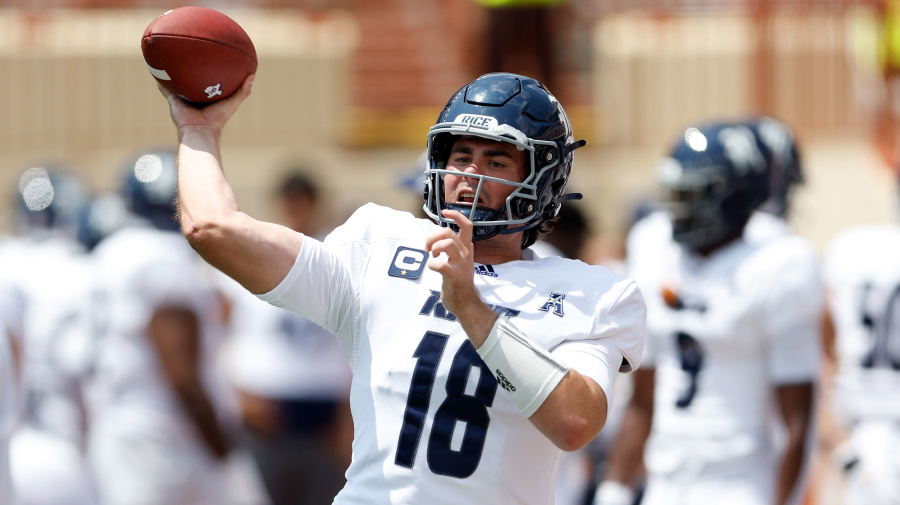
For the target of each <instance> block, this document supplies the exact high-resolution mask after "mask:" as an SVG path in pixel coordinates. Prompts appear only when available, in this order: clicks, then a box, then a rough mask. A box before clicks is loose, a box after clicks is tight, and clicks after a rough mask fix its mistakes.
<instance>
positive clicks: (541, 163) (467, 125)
mask: <svg viewBox="0 0 900 505" xmlns="http://www.w3.org/2000/svg"><path fill="white" fill-rule="evenodd" d="M459 136H472V137H480V138H484V139H488V140H495V141H499V142H509V143H511V144H513V145H515V146H516V148H518V149H519V150H520V151H527V159H528V164H527V166H526V171H525V178H524V180H523V181H522V182H515V181H501V182H504V183H506V184H510V185H512V186H514V187H515V189H514V190H513V192H512V194H510V196H509V197H508V198H507V199H506V202H505V204H504V205H502V206H501V207H500V208H499V209H490V208H485V207H477V206H475V205H474V204H473V205H459V204H448V203H447V202H445V201H444V197H445V195H444V175H445V174H447V173H455V174H458V175H466V176H467V177H472V178H474V179H477V182H478V184H477V187H476V190H475V191H476V198H475V201H477V194H478V193H479V192H480V191H481V184H482V181H483V180H484V179H485V178H486V176H482V175H479V174H460V173H459V172H455V171H451V170H447V169H446V166H447V160H448V158H449V156H450V150H451V149H452V147H453V144H454V142H455V141H456V138H458V137H459ZM584 144H585V142H584V141H583V140H580V141H575V140H574V137H573V134H572V125H571V124H570V123H569V118H568V117H567V116H566V113H565V111H563V108H562V106H561V105H560V103H559V101H558V100H557V99H556V97H554V96H553V95H552V94H550V92H549V91H548V90H547V88H546V87H545V86H544V85H543V84H541V83H540V82H538V81H536V80H534V79H532V78H530V77H526V76H522V75H517V74H509V73H494V74H485V75H482V76H481V77H479V78H477V79H475V80H474V81H472V82H470V83H469V84H466V85H465V86H463V87H462V88H461V89H460V90H459V91H457V92H456V94H454V95H453V97H452V98H450V100H449V101H448V102H447V105H446V106H445V107H444V109H443V110H442V111H441V113H440V115H439V116H438V119H437V122H436V124H435V125H434V126H432V127H431V129H430V130H429V132H428V154H427V156H428V160H427V161H428V165H427V167H426V169H425V195H424V196H425V205H424V206H423V209H424V210H425V213H426V214H427V215H428V216H429V217H430V218H431V219H433V220H434V221H436V222H437V223H439V224H440V225H441V226H449V227H451V228H453V229H456V228H457V227H456V225H455V223H454V222H453V221H452V220H450V219H448V218H446V217H444V216H443V215H442V214H441V211H442V210H443V209H454V210H458V211H460V212H461V213H463V214H464V215H466V216H468V217H469V219H470V220H471V221H472V223H473V225H474V229H473V237H472V239H473V240H485V239H488V238H491V237H494V236H496V235H498V234H509V233H516V232H519V231H525V230H528V229H531V228H534V227H536V226H540V225H541V224H542V223H544V222H546V221H549V220H551V219H553V218H554V217H555V216H556V215H557V213H558V212H559V209H560V205H561V203H562V202H563V201H565V200H568V199H573V198H581V195H565V194H564V191H565V189H566V183H567V182H568V179H569V174H570V172H571V170H572V159H573V155H572V152H573V151H574V150H575V149H577V148H579V147H581V146H583V145H584ZM491 180H499V179H491Z"/></svg>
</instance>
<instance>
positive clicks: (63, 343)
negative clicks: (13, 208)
mask: <svg viewBox="0 0 900 505" xmlns="http://www.w3.org/2000/svg"><path fill="white" fill-rule="evenodd" d="M18 190H19V191H18V198H17V199H16V201H17V212H16V217H17V221H18V226H19V236H18V237H17V239H16V240H14V241H12V242H11V243H10V244H8V245H7V247H4V251H3V252H2V253H0V254H2V255H3V259H2V261H3V262H4V263H5V264H7V265H14V268H13V269H12V270H11V272H9V274H10V275H12V276H14V277H17V278H18V282H19V285H20V286H21V287H22V290H23V293H24V295H25V302H24V306H23V307H22V313H21V318H22V320H21V324H22V330H21V331H22V333H21V353H20V358H21V402H22V403H21V409H22V415H21V419H20V423H19V425H18V426H17V428H16V431H15V433H14V434H13V435H12V437H11V439H10V468H11V475H12V482H13V487H14V489H15V492H16V496H17V500H18V503H20V504H21V505H54V504H66V503H73V502H77V503H84V504H86V505H90V504H93V503H97V498H96V494H95V491H94V485H93V480H92V478H91V476H90V472H89V471H88V467H87V463H86V460H85V453H84V441H85V439H84V435H85V431H86V428H87V427H86V424H85V411H84V403H83V400H82V395H81V385H82V379H83V377H84V371H85V359H84V358H85V354H84V350H85V347H84V344H85V343H86V342H87V332H88V329H89V326H88V323H87V321H88V320H87V317H88V315H89V313H88V305H87V303H86V302H87V300H88V297H87V296H85V294H86V293H89V292H90V284H91V280H90V273H89V271H88V268H87V265H86V262H85V258H84V254H83V249H82V248H81V246H80V245H79V243H78V242H77V240H76V234H77V222H78V215H79V212H80V211H81V210H82V209H83V207H84V206H85V205H86V203H87V201H88V190H87V187H86V185H85V184H84V182H83V181H82V179H81V178H80V177H79V176H78V175H77V173H76V172H75V171H74V170H73V169H71V168H69V167H65V166H61V165H58V164H51V165H45V166H35V167H31V168H29V169H27V170H25V171H24V173H23V174H22V176H21V178H20V179H19V185H18Z"/></svg>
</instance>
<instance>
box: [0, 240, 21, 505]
mask: <svg viewBox="0 0 900 505" xmlns="http://www.w3.org/2000/svg"><path fill="white" fill-rule="evenodd" d="M0 247H2V245H0ZM24 305H25V298H24V294H23V293H22V291H21V289H20V288H19V287H18V285H17V284H15V283H13V282H12V281H11V280H9V279H7V278H3V277H0V503H15V502H14V501H13V499H14V496H13V489H12V480H11V479H12V478H11V476H10V469H9V437H10V436H11V435H12V432H13V430H14V429H15V427H16V424H17V423H18V421H19V383H20V380H19V373H18V372H19V370H18V369H19V366H18V365H19V363H18V358H17V356H16V354H17V352H16V351H15V349H16V348H18V343H19V342H20V341H21V336H20V335H21V314H22V312H23V311H24Z"/></svg>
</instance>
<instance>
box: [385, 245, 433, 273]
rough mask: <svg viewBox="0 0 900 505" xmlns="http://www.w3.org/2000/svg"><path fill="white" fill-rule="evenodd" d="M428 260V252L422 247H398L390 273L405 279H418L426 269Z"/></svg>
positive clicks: (389, 269)
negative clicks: (421, 248)
mask: <svg viewBox="0 0 900 505" xmlns="http://www.w3.org/2000/svg"><path fill="white" fill-rule="evenodd" d="M427 260H428V253H427V252H425V251H422V250H420V249H411V248H409V247H398V248H397V252H396V253H395V254H394V261H392V262H391V266H390V268H388V275H390V276H391V277H402V278H404V279H418V278H419V276H420V275H422V270H424V269H425V264H426V263H427Z"/></svg>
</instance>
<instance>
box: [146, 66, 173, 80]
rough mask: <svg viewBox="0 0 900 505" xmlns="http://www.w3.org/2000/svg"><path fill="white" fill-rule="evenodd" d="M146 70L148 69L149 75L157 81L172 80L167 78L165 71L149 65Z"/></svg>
mask: <svg viewBox="0 0 900 505" xmlns="http://www.w3.org/2000/svg"><path fill="white" fill-rule="evenodd" d="M147 68H148V69H150V73H151V74H153V77H156V78H157V79H159V80H162V81H171V80H172V78H171V77H169V74H168V72H166V71H165V70H160V69H158V68H153V67H151V66H150V65H147Z"/></svg>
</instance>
